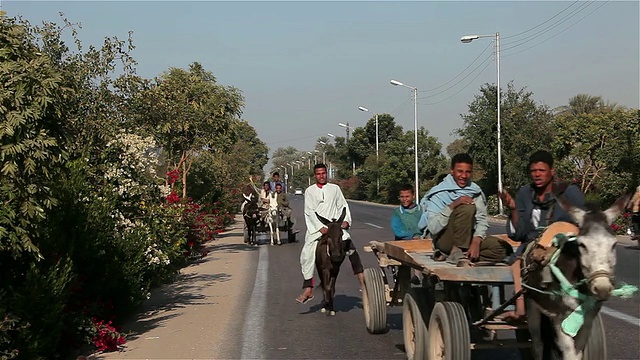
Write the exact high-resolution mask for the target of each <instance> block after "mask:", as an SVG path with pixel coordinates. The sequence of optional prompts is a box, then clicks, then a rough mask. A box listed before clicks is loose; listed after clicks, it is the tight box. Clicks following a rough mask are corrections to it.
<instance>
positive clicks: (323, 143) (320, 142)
mask: <svg viewBox="0 0 640 360" xmlns="http://www.w3.org/2000/svg"><path fill="white" fill-rule="evenodd" d="M318 144H320V145H327V143H326V142H324V141H320V140H318ZM324 153H325V151H324V146H323V147H322V163H323V164H324V163H325V159H324ZM325 165H326V164H325Z"/></svg>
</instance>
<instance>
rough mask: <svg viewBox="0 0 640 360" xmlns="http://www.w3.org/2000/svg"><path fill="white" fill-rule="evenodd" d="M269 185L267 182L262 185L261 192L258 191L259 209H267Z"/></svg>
mask: <svg viewBox="0 0 640 360" xmlns="http://www.w3.org/2000/svg"><path fill="white" fill-rule="evenodd" d="M270 198H271V184H270V183H269V182H268V181H265V182H263V183H262V190H260V201H259V202H258V206H260V208H261V209H263V210H264V209H268V208H269V203H270V202H271V199H270Z"/></svg>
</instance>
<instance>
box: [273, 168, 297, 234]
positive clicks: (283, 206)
mask: <svg viewBox="0 0 640 360" xmlns="http://www.w3.org/2000/svg"><path fill="white" fill-rule="evenodd" d="M275 174H277V173H274V175H275ZM275 184H276V185H275V187H276V197H277V202H278V210H279V211H280V213H281V214H282V219H283V220H284V221H287V222H288V223H289V224H290V225H291V227H293V217H291V213H292V212H293V211H292V210H291V207H290V206H289V199H288V198H287V193H285V192H283V191H282V188H283V186H282V183H280V182H276V183H275ZM291 233H292V234H297V233H298V230H295V229H292V230H291Z"/></svg>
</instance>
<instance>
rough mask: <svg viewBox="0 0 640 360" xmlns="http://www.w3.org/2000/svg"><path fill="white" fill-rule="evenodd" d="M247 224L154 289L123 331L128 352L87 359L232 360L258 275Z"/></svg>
mask: <svg viewBox="0 0 640 360" xmlns="http://www.w3.org/2000/svg"><path fill="white" fill-rule="evenodd" d="M242 227H243V225H242V218H241V217H236V224H234V225H233V226H232V227H231V228H230V229H229V230H228V231H227V232H225V233H222V234H220V236H219V237H218V239H216V240H215V241H213V242H211V243H210V244H208V249H209V251H210V252H209V254H208V255H207V256H206V257H205V258H204V259H202V260H201V261H199V262H198V263H196V264H193V265H190V266H189V267H186V268H184V269H182V270H181V271H180V275H179V276H178V278H177V279H176V281H175V282H173V283H171V284H167V285H165V286H163V287H161V288H158V289H155V290H154V291H153V292H152V294H151V297H150V299H149V300H147V301H145V303H144V304H143V308H142V310H141V312H140V314H139V315H138V316H137V317H136V318H135V319H134V320H132V321H131V322H130V323H128V324H126V325H125V326H124V329H123V332H125V333H128V334H129V335H128V336H127V342H126V344H125V346H124V349H123V351H119V352H111V353H103V354H93V355H90V356H88V357H87V358H88V359H198V358H199V359H203V358H206V359H231V358H235V357H237V355H236V354H233V353H232V349H233V348H234V344H235V342H236V341H237V334H238V333H241V331H242V321H241V319H242V312H243V311H242V307H243V306H244V304H242V302H241V301H238V299H243V298H246V292H247V288H248V283H249V282H250V280H252V279H253V276H254V275H255V263H256V259H257V252H256V251H255V249H256V248H252V247H249V246H247V245H245V244H244V242H243V237H242Z"/></svg>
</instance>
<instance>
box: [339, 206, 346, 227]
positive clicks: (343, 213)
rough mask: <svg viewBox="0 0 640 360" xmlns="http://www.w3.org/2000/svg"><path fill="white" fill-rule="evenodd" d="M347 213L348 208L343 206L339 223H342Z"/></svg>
mask: <svg viewBox="0 0 640 360" xmlns="http://www.w3.org/2000/svg"><path fill="white" fill-rule="evenodd" d="M346 215H347V208H346V207H343V208H342V214H340V218H339V219H338V223H340V224H342V222H343V221H344V217H345V216H346Z"/></svg>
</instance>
